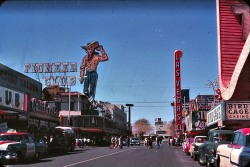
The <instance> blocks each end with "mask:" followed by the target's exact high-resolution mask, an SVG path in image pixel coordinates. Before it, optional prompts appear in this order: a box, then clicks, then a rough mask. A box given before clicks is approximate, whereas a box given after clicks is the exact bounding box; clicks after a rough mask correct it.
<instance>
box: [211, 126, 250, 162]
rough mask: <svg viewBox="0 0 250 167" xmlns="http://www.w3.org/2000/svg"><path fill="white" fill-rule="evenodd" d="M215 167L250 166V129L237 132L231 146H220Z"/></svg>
mask: <svg viewBox="0 0 250 167" xmlns="http://www.w3.org/2000/svg"><path fill="white" fill-rule="evenodd" d="M215 166H217V167H223V166H226V167H236V166H237V167H239V166H241V167H249V166H250V128H242V129H238V130H236V131H235V132H234V135H233V139H232V142H231V143H230V144H221V145H219V146H218V148H217V152H216V158H215Z"/></svg>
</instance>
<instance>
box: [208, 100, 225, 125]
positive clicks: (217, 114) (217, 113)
mask: <svg viewBox="0 0 250 167" xmlns="http://www.w3.org/2000/svg"><path fill="white" fill-rule="evenodd" d="M221 119H222V106H221V104H219V105H218V106H216V107H215V108H214V109H212V110H211V111H209V112H208V113H207V126H210V125H213V124H215V123H218V121H219V120H221Z"/></svg>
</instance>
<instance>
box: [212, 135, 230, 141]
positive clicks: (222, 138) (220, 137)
mask: <svg viewBox="0 0 250 167" xmlns="http://www.w3.org/2000/svg"><path fill="white" fill-rule="evenodd" d="M232 137H233V134H219V135H217V136H214V137H213V140H214V141H219V142H223V141H231V140H232Z"/></svg>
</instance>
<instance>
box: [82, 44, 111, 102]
mask: <svg viewBox="0 0 250 167" xmlns="http://www.w3.org/2000/svg"><path fill="white" fill-rule="evenodd" d="M81 47H82V48H83V49H84V50H85V52H86V53H87V55H86V56H84V57H83V59H82V62H81V66H80V83H81V84H82V83H83V82H84V90H83V93H84V94H85V95H86V96H87V97H88V100H89V102H90V103H91V104H92V106H93V105H95V100H94V99H95V91H96V85H97V80H98V73H97V66H98V64H99V62H102V61H107V60H108V59H109V58H108V55H107V54H106V52H105V50H104V49H103V46H102V45H99V42H97V41H95V42H90V43H88V44H87V46H81ZM95 50H97V51H100V52H101V54H102V56H100V55H99V53H98V52H95ZM85 69H86V71H85Z"/></svg>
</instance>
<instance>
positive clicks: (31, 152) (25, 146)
mask: <svg viewBox="0 0 250 167" xmlns="http://www.w3.org/2000/svg"><path fill="white" fill-rule="evenodd" d="M45 150H46V149H45V148H44V146H43V145H41V144H38V143H37V142H35V140H34V138H33V136H32V135H31V134H29V133H23V132H6V133H0V155H1V157H0V160H1V161H2V162H14V163H15V162H18V161H22V160H26V159H34V160H38V159H39V158H40V156H41V155H43V154H44V153H45V152H44V151H45Z"/></svg>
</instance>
